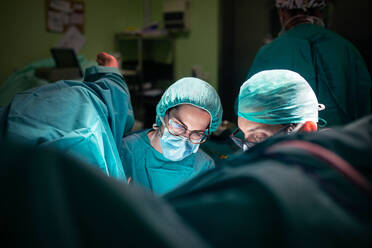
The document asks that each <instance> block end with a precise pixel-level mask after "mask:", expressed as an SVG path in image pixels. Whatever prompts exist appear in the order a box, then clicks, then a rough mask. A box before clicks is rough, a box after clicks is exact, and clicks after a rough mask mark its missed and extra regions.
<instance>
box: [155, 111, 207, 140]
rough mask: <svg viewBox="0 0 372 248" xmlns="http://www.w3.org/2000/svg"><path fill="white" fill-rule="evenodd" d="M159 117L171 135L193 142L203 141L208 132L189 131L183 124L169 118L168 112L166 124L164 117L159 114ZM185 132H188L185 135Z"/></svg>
mask: <svg viewBox="0 0 372 248" xmlns="http://www.w3.org/2000/svg"><path fill="white" fill-rule="evenodd" d="M159 119H160V121H161V122H162V124H163V125H164V127H166V128H167V129H168V131H169V133H170V134H171V135H173V136H178V137H183V138H186V139H188V140H189V141H190V142H191V143H193V144H201V143H204V142H205V141H206V140H207V138H208V134H206V133H205V132H201V131H189V130H188V129H187V128H186V127H185V126H184V125H182V124H181V123H179V122H178V121H177V120H175V119H172V118H170V117H169V114H168V124H165V122H164V119H163V118H162V117H161V116H159ZM207 130H209V129H207ZM187 132H188V133H189V134H188V135H186V134H187Z"/></svg>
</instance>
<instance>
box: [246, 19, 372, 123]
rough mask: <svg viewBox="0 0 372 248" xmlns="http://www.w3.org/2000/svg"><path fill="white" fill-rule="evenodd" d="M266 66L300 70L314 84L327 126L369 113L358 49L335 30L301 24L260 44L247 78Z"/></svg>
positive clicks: (368, 83)
mask: <svg viewBox="0 0 372 248" xmlns="http://www.w3.org/2000/svg"><path fill="white" fill-rule="evenodd" d="M269 69H288V70H292V71H295V72H297V73H299V74H300V75H301V76H302V77H304V78H305V79H306V80H307V81H308V83H309V84H310V86H311V87H312V88H313V90H314V92H315V94H316V96H317V98H318V102H319V103H322V104H324V105H325V107H326V109H325V110H323V111H321V112H319V117H321V118H323V119H325V120H326V121H327V122H328V125H329V126H333V125H340V124H345V123H348V122H350V121H353V120H356V119H358V118H361V117H363V116H365V115H367V114H369V113H370V108H371V95H370V94H371V79H370V75H369V73H368V70H367V68H366V65H365V62H364V60H363V58H362V57H361V55H360V53H359V52H358V50H357V49H356V48H355V47H354V45H353V44H351V43H350V42H349V41H347V40H345V39H344V38H342V37H341V36H339V35H338V34H336V33H334V32H332V31H330V30H328V29H326V28H324V27H321V26H319V25H316V24H300V25H297V26H295V27H293V28H291V29H290V30H288V31H287V32H285V33H283V34H282V35H280V36H279V37H278V38H276V39H275V40H273V41H272V42H270V43H269V44H267V45H265V46H263V47H262V48H261V49H260V50H259V52H258V53H257V55H256V57H255V59H254V61H253V63H252V66H251V67H250V70H249V73H248V78H250V77H251V76H252V75H254V74H255V73H257V72H260V71H263V70H269Z"/></svg>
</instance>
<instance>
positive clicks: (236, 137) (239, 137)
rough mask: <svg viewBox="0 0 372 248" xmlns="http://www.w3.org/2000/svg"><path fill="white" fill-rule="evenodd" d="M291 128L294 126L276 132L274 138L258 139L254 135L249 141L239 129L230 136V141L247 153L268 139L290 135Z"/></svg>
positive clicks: (262, 137)
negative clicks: (280, 135)
mask: <svg viewBox="0 0 372 248" xmlns="http://www.w3.org/2000/svg"><path fill="white" fill-rule="evenodd" d="M291 126H292V124H288V125H286V126H284V127H282V128H281V129H279V130H278V131H277V132H275V133H274V134H273V135H272V136H258V137H256V134H252V135H250V137H248V138H247V139H245V138H244V133H243V132H242V131H241V130H240V129H239V128H237V129H236V130H235V131H234V132H233V133H232V134H230V139H231V140H232V141H233V142H234V143H235V144H236V145H237V146H238V147H240V148H241V149H243V151H246V150H248V149H250V148H252V147H253V146H255V145H256V144H258V143H261V142H263V141H265V140H266V139H268V138H270V137H273V136H276V135H279V134H288V129H289V127H291ZM252 140H254V141H252Z"/></svg>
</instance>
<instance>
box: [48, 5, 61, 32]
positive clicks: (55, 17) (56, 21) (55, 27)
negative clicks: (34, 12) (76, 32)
mask: <svg viewBox="0 0 372 248" xmlns="http://www.w3.org/2000/svg"><path fill="white" fill-rule="evenodd" d="M63 27H64V15H63V13H61V12H56V11H51V10H50V11H48V29H49V30H51V31H54V32H63Z"/></svg>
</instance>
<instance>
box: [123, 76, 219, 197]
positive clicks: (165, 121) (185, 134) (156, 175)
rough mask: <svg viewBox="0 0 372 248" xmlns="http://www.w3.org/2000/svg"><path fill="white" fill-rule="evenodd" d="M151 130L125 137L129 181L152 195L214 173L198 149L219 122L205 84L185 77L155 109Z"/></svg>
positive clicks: (211, 91) (215, 96)
mask: <svg viewBox="0 0 372 248" xmlns="http://www.w3.org/2000/svg"><path fill="white" fill-rule="evenodd" d="M156 114H157V116H156V120H155V122H156V123H155V124H154V126H153V128H152V129H146V130H142V131H139V132H137V133H134V134H132V135H129V136H127V137H125V138H124V139H123V141H122V149H121V158H122V161H123V163H124V165H123V166H124V171H125V174H126V176H127V179H128V181H132V182H133V183H134V184H137V185H140V186H143V187H144V188H146V189H148V190H150V191H152V192H153V193H155V194H157V195H161V194H164V193H166V192H168V191H170V190H171V189H173V188H175V187H176V186H178V185H180V184H182V183H184V182H186V181H188V180H189V179H191V178H192V177H194V176H196V175H197V174H199V173H201V172H203V171H205V170H208V169H211V168H213V167H214V161H213V159H212V158H211V157H209V156H208V155H207V154H206V153H204V152H203V151H202V150H201V149H199V146H200V144H201V143H203V142H205V141H206V139H207V137H208V135H209V134H211V133H212V132H214V131H215V130H216V129H217V128H218V126H219V125H220V123H221V120H222V105H221V101H220V98H219V96H218V94H217V92H216V90H215V89H214V88H213V87H212V86H211V85H210V84H209V83H207V82H205V81H203V80H201V79H198V78H194V77H185V78H181V79H179V80H178V81H177V82H175V83H173V84H172V85H171V86H170V87H169V88H168V89H167V90H166V91H165V92H164V94H163V96H162V98H161V99H160V101H159V103H158V105H157V107H156Z"/></svg>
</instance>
